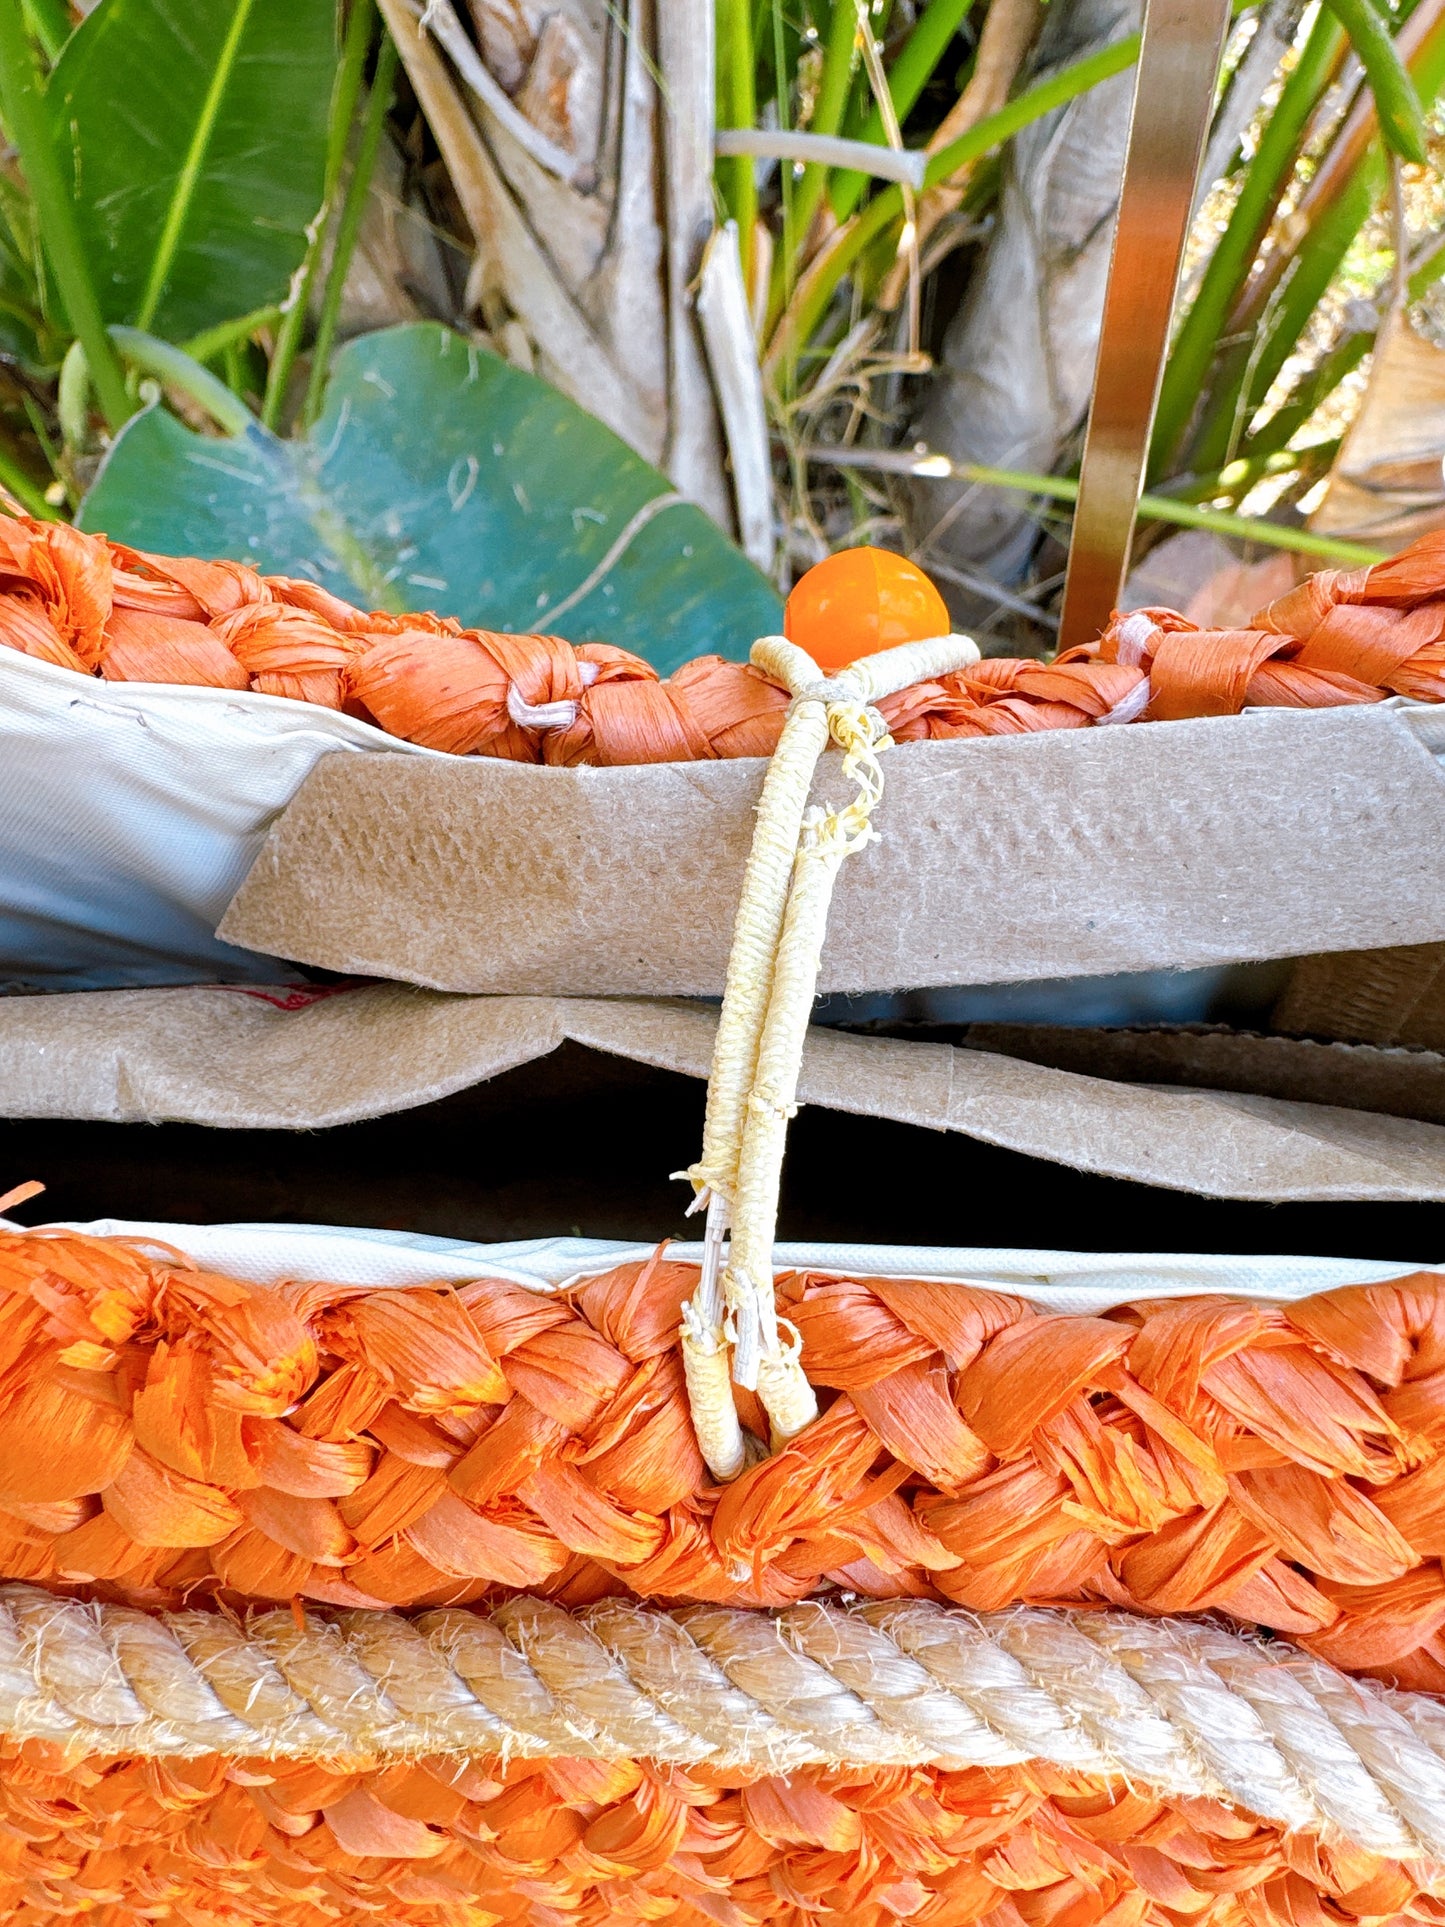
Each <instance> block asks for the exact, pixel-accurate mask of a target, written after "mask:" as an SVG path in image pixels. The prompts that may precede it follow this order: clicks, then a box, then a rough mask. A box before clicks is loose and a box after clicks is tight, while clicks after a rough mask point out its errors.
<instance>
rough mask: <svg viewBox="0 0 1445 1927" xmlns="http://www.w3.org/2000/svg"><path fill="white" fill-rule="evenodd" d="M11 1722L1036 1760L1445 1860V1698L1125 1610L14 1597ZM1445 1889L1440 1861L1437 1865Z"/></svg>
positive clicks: (92, 1745)
mask: <svg viewBox="0 0 1445 1927" xmlns="http://www.w3.org/2000/svg"><path fill="white" fill-rule="evenodd" d="M0 1725H3V1729H4V1733H5V1736H6V1737H7V1738H9V1739H10V1740H12V1741H36V1740H38V1741H45V1742H49V1743H51V1744H52V1745H54V1744H58V1745H60V1746H61V1747H63V1748H64V1749H65V1750H66V1752H67V1753H68V1754H70V1755H73V1756H74V1757H76V1758H80V1757H87V1756H88V1757H105V1756H107V1755H110V1756H113V1755H116V1754H119V1753H124V1754H125V1755H127V1756H128V1757H139V1758H152V1759H163V1758H181V1757H194V1756H199V1755H204V1754H216V1753H220V1754H231V1755H234V1756H238V1757H242V1758H245V1759H250V1760H259V1759H298V1758H313V1759H314V1758H318V1757H319V1758H324V1759H327V1760H329V1761H333V1762H375V1761H381V1760H387V1759H405V1758H413V1759H415V1758H433V1759H434V1758H437V1757H439V1756H475V1755H500V1756H502V1757H504V1758H507V1757H516V1756H532V1757H538V1756H541V1757H554V1758H572V1759H577V1758H584V1759H598V1760H631V1759H634V1758H635V1759H647V1760H651V1761H654V1762H657V1763H660V1764H665V1763H669V1762H670V1763H674V1764H677V1765H698V1764H704V1763H705V1764H707V1765H708V1766H709V1767H712V1768H715V1769H725V1768H743V1769H749V1770H754V1771H760V1772H767V1773H777V1772H789V1771H793V1770H795V1769H797V1768H799V1767H803V1766H809V1765H825V1766H826V1765H847V1766H850V1767H856V1766H869V1767H876V1768H880V1769H881V1768H888V1767H903V1766H940V1767H945V1768H949V1769H960V1768H964V1767H970V1766H981V1767H992V1768H997V1767H1007V1766H1010V1765H1017V1764H1021V1763H1023V1762H1026V1761H1046V1762H1049V1763H1051V1764H1053V1765H1056V1766H1059V1767H1063V1768H1066V1769H1068V1770H1070V1771H1072V1772H1077V1773H1086V1774H1092V1775H1098V1776H1102V1777H1104V1778H1107V1779H1119V1778H1123V1779H1124V1780H1126V1781H1128V1782H1129V1783H1131V1784H1134V1785H1137V1786H1139V1787H1147V1788H1148V1789H1150V1790H1151V1791H1153V1792H1155V1793H1158V1794H1162V1795H1165V1796H1169V1797H1175V1798H1180V1797H1182V1798H1199V1799H1207V1800H1224V1801H1226V1802H1229V1803H1232V1804H1234V1805H1237V1806H1238V1807H1240V1808H1242V1809H1244V1810H1245V1811H1247V1812H1248V1813H1251V1814H1253V1815H1256V1816H1258V1817H1259V1818H1261V1819H1265V1820H1271V1821H1275V1822H1277V1823H1280V1824H1282V1825H1284V1826H1286V1827H1289V1828H1292V1829H1299V1830H1304V1831H1309V1832H1313V1833H1318V1834H1320V1835H1322V1836H1323V1837H1325V1838H1326V1839H1335V1840H1339V1841H1342V1842H1349V1843H1351V1844H1353V1845H1354V1846H1356V1847H1359V1848H1363V1849H1365V1850H1366V1851H1368V1852H1372V1853H1378V1854H1381V1855H1385V1856H1388V1857H1390V1858H1393V1859H1397V1860H1400V1859H1403V1860H1412V1861H1416V1860H1421V1859H1424V1860H1439V1859H1445V1708H1442V1707H1441V1706H1440V1704H1439V1703H1438V1702H1436V1701H1433V1700H1430V1699H1427V1698H1425V1697H1423V1696H1421V1695H1418V1694H1410V1693H1387V1692H1385V1691H1383V1690H1382V1689H1380V1688H1378V1687H1374V1686H1370V1685H1366V1684H1363V1683H1361V1682H1359V1681H1355V1680H1350V1679H1348V1678H1346V1677H1345V1676H1344V1675H1342V1674H1340V1673H1337V1672H1335V1671H1334V1670H1333V1669H1332V1668H1331V1667H1329V1666H1326V1665H1324V1664H1323V1663H1322V1662H1321V1661H1319V1660H1315V1659H1311V1658H1309V1657H1308V1656H1307V1655H1305V1654H1303V1653H1299V1652H1297V1651H1295V1650H1293V1649H1291V1648H1289V1647H1284V1646H1275V1647H1271V1646H1268V1645H1264V1644H1261V1643H1259V1642H1257V1641H1253V1640H1247V1639H1243V1638H1241V1637H1239V1636H1238V1635H1235V1634H1232V1633H1228V1632H1225V1631H1224V1630H1223V1629H1222V1628H1220V1627H1217V1626H1212V1625H1208V1624H1190V1623H1188V1622H1185V1621H1181V1620H1143V1619H1138V1618H1135V1617H1134V1616H1132V1615H1129V1614H1123V1613H1101V1612H1092V1613H1090V1612H1082V1613H1068V1612H1048V1611H1030V1610H1018V1611H1014V1612H1008V1613H997V1614H985V1615H982V1616H979V1617H975V1616H974V1615H971V1614H966V1613H961V1612H958V1611H956V1610H952V1609H949V1608H945V1607H940V1606H936V1605H932V1604H930V1603H928V1602H926V1601H923V1600H904V1601H899V1602H897V1603H889V1604H876V1605H870V1606H866V1607H862V1608H850V1607H847V1606H841V1605H836V1604H821V1603H819V1604H813V1603H809V1604H806V1605H801V1606H795V1607H791V1608H789V1609H788V1610H787V1611H785V1612H781V1613H771V1614H770V1613H756V1612H739V1611H732V1610H728V1609H727V1608H723V1607H695V1608H690V1609H687V1610H685V1611H682V1612H678V1613H664V1612H660V1611H657V1610H655V1609H651V1608H647V1607H643V1606H638V1605H633V1604H631V1603H629V1602H626V1601H623V1600H620V1599H609V1600H604V1601H603V1602H602V1603H601V1604H599V1605H596V1606H592V1607H590V1608H587V1609H586V1610H585V1611H582V1612H578V1613H568V1612H566V1611H564V1610H563V1609H562V1608H561V1607H560V1606H557V1605H554V1604H552V1603H550V1602H548V1601H546V1600H539V1599H530V1598H516V1599H511V1600H508V1601H507V1602H506V1603H505V1604H504V1605H501V1606H498V1607H496V1608H494V1609H493V1611H492V1612H491V1613H489V1614H488V1613H483V1612H480V1611H474V1612H468V1611H459V1610H443V1611H435V1612H428V1613H423V1614H421V1615H420V1616H419V1617H418V1618H417V1619H415V1620H408V1619H405V1618H403V1617H401V1616H400V1615H399V1614H394V1613H375V1612H350V1613H342V1614H337V1615H327V1616H322V1615H318V1614H312V1613H308V1614H304V1615H300V1614H298V1615H296V1616H293V1615H292V1614H291V1613H288V1612H284V1611H277V1612H268V1613H262V1614H259V1615H257V1616H255V1617H253V1618H252V1619H250V1620H249V1621H246V1622H244V1623H237V1622H235V1621H233V1620H231V1619H229V1618H226V1617H224V1616H222V1615H219V1614H216V1613H206V1612H177V1613H169V1614H163V1615H162V1614H158V1615H149V1614H145V1613H140V1612H137V1611H134V1610H132V1609H130V1608H127V1607H115V1606H100V1607H97V1606H84V1605H81V1604H79V1603H77V1602H75V1601H70V1600H62V1599H57V1598H54V1597H53V1596H51V1595H50V1594H47V1593H42V1592H39V1591H35V1590H33V1589H31V1588H29V1587H25V1586H6V1587H3V1588H0ZM1442 1884H1445V1870H1442Z"/></svg>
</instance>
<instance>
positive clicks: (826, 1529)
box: [0, 1231, 1445, 1690]
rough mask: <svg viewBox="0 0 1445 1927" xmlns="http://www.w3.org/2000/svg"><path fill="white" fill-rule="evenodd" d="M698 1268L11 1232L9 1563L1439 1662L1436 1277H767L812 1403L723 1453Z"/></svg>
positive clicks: (366, 1596) (2, 1316) (289, 1590)
mask: <svg viewBox="0 0 1445 1927" xmlns="http://www.w3.org/2000/svg"><path fill="white" fill-rule="evenodd" d="M696 1279H697V1273H696V1271H695V1269H694V1268H693V1267H691V1266H684V1265H680V1264H676V1263H671V1262H669V1261H667V1260H666V1258H665V1257H661V1258H659V1259H656V1260H654V1261H652V1262H651V1263H649V1264H646V1265H637V1264H632V1265H624V1266H621V1267H619V1268H618V1269H616V1270H615V1271H612V1272H609V1273H607V1274H605V1275H604V1276H602V1277H599V1278H595V1279H592V1280H589V1281H588V1282H586V1283H585V1284H582V1285H580V1286H578V1287H577V1288H575V1289H574V1290H572V1291H570V1292H567V1293H564V1294H559V1295H555V1296H544V1295H541V1294H534V1293H531V1292H528V1291H526V1290H524V1289H523V1288H521V1287H520V1286H517V1285H515V1284H511V1283H505V1282H501V1281H496V1280H488V1279H479V1280H477V1281H476V1282H475V1283H472V1284H468V1285H464V1286H462V1287H460V1288H454V1287H451V1286H447V1287H444V1288H439V1289H435V1290H432V1289H384V1290H367V1289H364V1288H361V1287H356V1286H328V1285H326V1284H324V1283H313V1282H309V1281H301V1282H297V1283H294V1284H289V1285H284V1286H281V1287H278V1288H274V1289H273V1288H268V1287H260V1286H253V1285H248V1284H244V1283H241V1282H239V1281H235V1280H230V1279H224V1278H219V1277H216V1276H214V1275H211V1274H207V1273H205V1272H202V1271H200V1270H198V1269H196V1268H195V1267H194V1266H192V1265H191V1264H190V1263H189V1261H188V1260H187V1259H186V1258H185V1257H184V1256H183V1255H182V1254H181V1253H179V1252H166V1251H157V1250H156V1249H155V1248H154V1247H148V1248H140V1247H137V1246H134V1245H131V1244H128V1243H127V1242H125V1241H124V1240H121V1239H117V1238H96V1237H90V1236H85V1235H81V1234H77V1233H70V1232H64V1231H51V1232H24V1231H10V1232H8V1233H6V1234H4V1236H3V1239H0V1288H3V1296H0V1358H3V1365H4V1369H3V1377H0V1488H3V1489H0V1509H3V1512H0V1522H3V1526H4V1532H3V1537H0V1576H4V1577H8V1578H14V1579H23V1580H30V1581H33V1582H36V1583H38V1584H41V1585H44V1586H47V1587H51V1588H55V1589H60V1590H76V1589H80V1590H83V1591H85V1592H86V1593H87V1594H90V1595H93V1596H96V1597H100V1598H106V1599H112V1600H121V1601H130V1602H132V1603H135V1604H139V1605H146V1606H151V1605H154V1606H165V1605H179V1604H181V1603H183V1602H184V1601H186V1600H192V1601H194V1600H196V1599H204V1598H206V1597H207V1596H211V1595H216V1596H220V1597H221V1598H222V1599H231V1600H237V1601H254V1600H271V1601H290V1600H292V1599H300V1600H303V1601H304V1600H316V1601H322V1602H330V1603H332V1604H335V1605H340V1606H357V1607H362V1606H376V1605H387V1606H405V1607H416V1606H426V1605H442V1604H456V1603H462V1602H466V1601H471V1600H478V1599H483V1598H488V1597H492V1596H495V1595H496V1592H497V1590H498V1589H499V1588H525V1589H530V1590H535V1591H538V1592H540V1593H543V1594H545V1595H547V1596H549V1597H552V1598H554V1599H557V1600H559V1601H561V1602H563V1603H564V1604H567V1605H582V1604H586V1603H587V1602H589V1601H593V1600H597V1599H600V1598H603V1597H606V1596H608V1595H610V1594H618V1593H631V1594H634V1595H638V1596H642V1597H649V1598H657V1599H662V1600H668V1601H689V1600H691V1601H705V1602H716V1603H727V1604H737V1605H781V1604H786V1603H788V1602H790V1601H794V1600H798V1599H802V1598H805V1597H807V1596H808V1595H809V1594H812V1593H816V1592H818V1591H820V1590H828V1589H831V1588H841V1589H844V1590H847V1591H849V1592H852V1593H856V1594H861V1595H863V1596H865V1597H873V1598H890V1597H896V1596H899V1595H916V1596H921V1597H929V1598H935V1599H941V1600H947V1601H952V1602H956V1603H958V1604H961V1605H965V1606H969V1607H974V1608H978V1609H981V1610H992V1609H996V1608H999V1607H1002V1606H1006V1605H1008V1604H1010V1603H1012V1602H1015V1601H1021V1600H1022V1601H1032V1602H1040V1603H1051V1602H1065V1601H1082V1602H1088V1601H1097V1602H1106V1603H1110V1604H1115V1605H1122V1606H1130V1607H1133V1608H1136V1609H1138V1610H1142V1611H1145V1612H1152V1613H1177V1612H1186V1611H1203V1610H1218V1611H1222V1612H1226V1613H1229V1614H1231V1615H1232V1616H1233V1617H1234V1618H1235V1619H1237V1620H1239V1621H1241V1622H1246V1623H1254V1624H1259V1625H1263V1626H1266V1627H1270V1628H1272V1629H1274V1630H1276V1631H1280V1632H1285V1633H1288V1634H1290V1635H1291V1636H1292V1637H1293V1638H1295V1639H1297V1640H1298V1641H1299V1642H1300V1643H1301V1644H1302V1645H1304V1646H1305V1647H1307V1648H1308V1649H1309V1650H1310V1651H1312V1652H1314V1653H1316V1654H1318V1655H1320V1656H1322V1657H1324V1658H1326V1659H1328V1660H1330V1661H1331V1662H1332V1663H1334V1664H1337V1665H1339V1666H1341V1667H1344V1668H1346V1669H1347V1670H1351V1671H1360V1672H1372V1673H1376V1674H1378V1675H1379V1676H1381V1677H1383V1678H1386V1679H1389V1680H1392V1681H1395V1682H1397V1683H1399V1684H1402V1685H1405V1686H1410V1687H1415V1688H1422V1689H1425V1690H1438V1689H1439V1688H1440V1687H1441V1685H1442V1684H1445V1638H1442V1631H1445V1574H1442V1570H1441V1564H1440V1556H1441V1554H1442V1552H1445V1456H1442V1455H1441V1453H1440V1450H1439V1448H1440V1445H1441V1443H1442V1441H1445V1298H1442V1296H1441V1293H1440V1290H1439V1279H1438V1278H1437V1277H1436V1276H1434V1275H1433V1274H1420V1275H1418V1277H1416V1278H1415V1279H1412V1280H1405V1281H1403V1282H1396V1283H1391V1284H1384V1285H1369V1286H1360V1287H1352V1288H1348V1289H1345V1290H1337V1291H1331V1292H1326V1293H1321V1294H1317V1295H1316V1296H1313V1297H1309V1298H1303V1299H1300V1300H1298V1301H1296V1302H1294V1303H1291V1304H1287V1305H1281V1306H1277V1307H1276V1306H1268V1305H1261V1304H1258V1303H1253V1302H1243V1301H1235V1300H1230V1299H1227V1298H1198V1299H1191V1300H1182V1301H1181V1300H1174V1301H1170V1302H1165V1303H1155V1304H1147V1303H1146V1304H1136V1305H1133V1306H1129V1307H1124V1308H1121V1309H1120V1310H1118V1311H1116V1312H1114V1313H1112V1314H1110V1315H1109V1316H1108V1317H1105V1318H1089V1317H1067V1316H1047V1315H1043V1314H1040V1313H1039V1312H1037V1311H1036V1310H1035V1308H1034V1307H1032V1306H1030V1305H1029V1304H1027V1303H1026V1302H1024V1301H1023V1300H1022V1299H1018V1298H1013V1297H1009V1296H1006V1295H1004V1294H1002V1293H999V1292H996V1291H991V1290H982V1289H979V1290H974V1289H969V1288H966V1287H961V1286H958V1285H940V1284H928V1283H914V1282H905V1281H897V1280H881V1279H880V1280H859V1279H849V1278H832V1277H826V1276H819V1275H813V1274H809V1275H800V1276H792V1277H788V1278H785V1279H784V1280H782V1281H781V1286H780V1293H779V1297H780V1304H781V1308H782V1309H783V1311H784V1312H785V1313H786V1315H787V1316H788V1317H789V1318H790V1319H791V1320H792V1321H793V1322H794V1323H795V1324H796V1326H797V1327H798V1329H799V1331H800V1332H801V1334H802V1338H803V1353H802V1362H803V1366H804V1369H805V1371H806V1372H807V1374H808V1377H809V1378H810V1379H811V1381H812V1383H813V1384H814V1385H815V1386H817V1387H819V1388H822V1394H823V1403H824V1410H823V1411H822V1413H821V1416H820V1417H819V1418H818V1419H817V1420H816V1421H815V1422H814V1423H813V1424H812V1425H810V1426H809V1427H807V1428H806V1430H804V1431H803V1432H802V1433H800V1434H799V1435H798V1437H796V1438H794V1439H793V1440H791V1441H790V1442H789V1443H788V1444H787V1446H786V1448H785V1449H784V1450H782V1451H780V1452H778V1453H776V1454H775V1455H774V1456H773V1457H772V1458H769V1459H767V1460H764V1461H763V1462H761V1463H759V1464H757V1465H755V1466H754V1467H753V1468H752V1469H751V1470H749V1471H748V1472H746V1473H744V1475H743V1476H742V1477H741V1478H739V1479H737V1480H736V1481H735V1482H733V1483H732V1484H731V1485H729V1486H727V1487H718V1486H716V1485H714V1484H713V1483H712V1482H711V1481H710V1479H709V1477H708V1475H707V1473H706V1470H705V1468H704V1466H703V1464H702V1461H701V1459H700V1457H699V1454H698V1451H697V1447H696V1443H695V1441H694V1438H693V1434H692V1431H691V1426H690V1421H689V1414H688V1408H687V1402H686V1396H685V1391H684V1386H683V1375H682V1368H681V1361H680V1357H679V1344H678V1322H679V1316H680V1311H681V1307H682V1305H683V1303H684V1301H685V1300H686V1299H687V1298H688V1296H689V1294H690V1293H691V1292H692V1290H693V1288H694V1286H695V1284H696ZM830 1394H831V1396H830ZM736 1398H737V1401H738V1407H739V1411H740V1413H741V1415H742V1419H743V1422H744V1424H745V1425H746V1426H747V1427H749V1429H750V1430H752V1431H753V1432H754V1433H755V1434H757V1435H761V1434H762V1432H763V1430H764V1427H763V1421H762V1419H761V1416H760V1413H759V1410H758V1407H757V1405H756V1402H755V1400H754V1399H753V1398H752V1396H751V1395H750V1394H747V1393H745V1392H742V1391H738V1392H737V1393H736Z"/></svg>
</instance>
